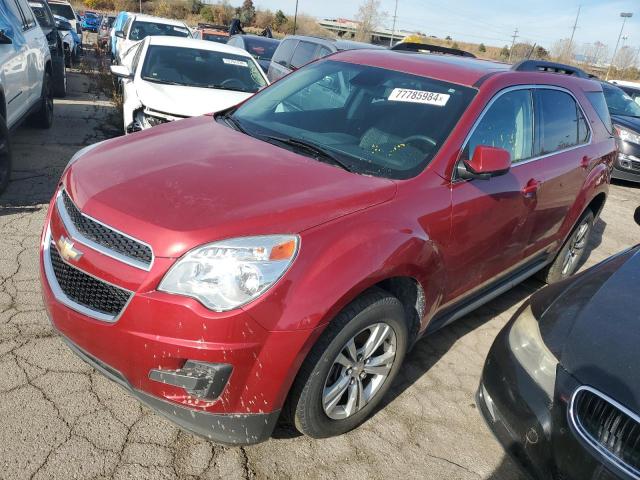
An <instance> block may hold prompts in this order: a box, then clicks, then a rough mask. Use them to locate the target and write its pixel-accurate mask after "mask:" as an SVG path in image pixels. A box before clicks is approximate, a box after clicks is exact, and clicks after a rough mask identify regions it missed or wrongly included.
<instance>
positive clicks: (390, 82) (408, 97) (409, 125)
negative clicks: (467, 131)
mask: <svg viewBox="0 0 640 480" xmlns="http://www.w3.org/2000/svg"><path fill="white" fill-rule="evenodd" d="M475 92H476V91H475V90H474V89H472V88H468V87H463V86H460V85H455V84H452V83H447V82H442V81H439V80H434V79H431V78H427V77H422V76H417V75H410V74H407V73H402V72H397V71H393V70H387V69H383V68H378V67H371V66H366V65H355V64H351V63H344V62H338V61H335V60H324V61H320V62H316V63H312V64H310V65H308V66H306V67H304V68H302V69H300V70H298V71H296V72H295V73H293V74H291V75H289V76H287V77H285V78H283V79H282V80H280V81H278V82H277V83H275V84H274V85H272V86H271V87H269V88H267V89H265V90H264V91H262V92H260V93H259V94H257V95H256V96H254V97H252V98H251V99H249V100H248V101H247V102H245V103H244V104H243V105H241V106H240V107H239V108H238V110H237V111H236V112H235V113H233V119H234V120H235V123H236V124H237V125H238V126H239V127H240V128H242V129H243V130H244V131H246V132H247V133H248V134H250V135H253V136H256V137H258V138H262V139H264V140H265V141H271V140H273V138H269V137H276V138H277V139H287V140H291V139H293V140H298V141H302V142H305V143H306V144H312V145H314V146H316V147H320V148H321V149H322V150H324V151H325V152H329V153H330V154H331V155H332V156H334V157H335V158H338V159H339V160H340V162H341V163H343V164H345V165H346V166H348V169H349V170H351V171H353V172H356V173H362V174H367V175H375V176H382V177H387V178H396V179H404V178H410V177H413V176H415V175H417V174H418V173H419V172H421V171H422V170H423V169H424V167H425V166H426V165H427V163H428V162H429V161H431V159H432V158H433V157H434V155H435V154H436V153H437V151H438V150H439V149H440V147H441V146H442V144H443V142H444V141H445V140H446V138H447V136H448V135H449V133H450V132H451V131H452V130H453V127H454V126H455V124H456V122H457V121H458V118H460V115H461V114H462V112H464V110H465V108H466V107H467V106H468V105H469V102H470V101H471V99H472V98H473V96H474V95H475ZM291 143H292V142H289V144H291ZM275 144H277V145H280V146H283V142H276V143H275ZM289 146H291V145H289ZM283 148H287V147H286V146H284V147H283ZM291 149H295V147H291ZM307 151H308V149H307ZM301 153H304V152H301ZM311 156H313V155H311Z"/></svg>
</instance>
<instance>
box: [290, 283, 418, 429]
mask: <svg viewBox="0 0 640 480" xmlns="http://www.w3.org/2000/svg"><path fill="white" fill-rule="evenodd" d="M408 336H409V335H408V330H407V323H406V320H405V312H404V308H403V307H402V304H401V303H400V301H399V300H398V299H397V298H396V297H394V296H392V295H390V294H389V293H387V292H385V291H383V290H379V289H371V290H368V291H367V292H365V293H364V294H363V295H362V296H360V297H359V298H357V299H356V300H354V301H353V302H352V303H351V304H349V305H348V306H347V307H346V308H345V309H344V310H343V311H342V312H340V313H339V314H338V316H337V317H336V318H335V319H334V320H333V321H332V322H331V323H330V324H329V326H328V327H327V328H326V330H325V331H324V332H323V334H322V335H321V336H320V338H319V339H318V341H317V342H316V344H315V345H314V346H313V348H312V349H311V351H310V352H309V354H308V355H307V358H306V359H305V361H304V362H303V364H302V367H301V368H300V372H299V373H298V375H297V377H296V379H295V381H294V383H293V386H292V388H291V392H290V394H289V398H288V400H287V405H286V406H285V411H287V413H288V416H289V418H290V420H292V421H293V423H294V425H295V427H296V429H297V430H299V431H300V432H301V433H304V434H305V435H308V436H310V437H313V438H326V437H332V436H335V435H341V434H343V433H345V432H348V431H350V430H352V429H354V428H356V427H357V426H358V425H360V424H361V423H362V422H364V421H365V420H366V419H367V417H368V416H369V415H370V414H371V413H372V412H373V411H374V409H375V408H376V406H377V405H378V404H379V403H380V401H381V400H382V398H383V397H384V395H385V393H386V392H387V391H388V390H389V388H390V387H391V385H392V383H393V379H394V378H395V376H396V375H397V373H398V370H399V368H400V366H401V364H402V361H403V360H404V356H405V354H406V351H407V345H408ZM367 340H369V342H367ZM376 340H380V341H382V343H379V344H378V346H375V347H374V348H373V350H371V351H369V352H367V350H368V348H367V344H368V343H369V345H376V344H377V343H378V342H376ZM349 346H352V348H351V349H350V348H349ZM349 352H353V353H351V354H350V353H349ZM354 355H355V356H356V357H360V358H359V359H358V360H356V361H354V360H353V357H354ZM391 355H393V356H392V357H391ZM390 357H391V358H390ZM367 359H368V361H367ZM370 361H375V362H376V365H375V366H373V367H372V366H371V365H370V363H369V362H370ZM380 362H384V363H380ZM347 365H351V367H348V366H347ZM367 365H369V366H367ZM368 369H372V370H373V369H375V370H376V372H378V373H372V370H368ZM385 375H386V376H385ZM345 385H346V386H345ZM336 392H338V393H337V394H336ZM367 392H368V393H367ZM368 395H371V396H370V397H369V398H367V396H368ZM361 401H362V403H360V402H361Z"/></svg>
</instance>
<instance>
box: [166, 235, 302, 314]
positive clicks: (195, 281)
mask: <svg viewBox="0 0 640 480" xmlns="http://www.w3.org/2000/svg"><path fill="white" fill-rule="evenodd" d="M299 243H300V240H299V238H298V237H297V236H295V235H265V236H259V237H242V238H234V239H231V240H223V241H220V242H215V243H210V244H208V245H204V246H202V247H198V248H196V249H194V250H192V251H190V252H189V253H187V254H186V255H185V256H184V257H182V258H181V259H180V260H178V261H177V262H176V264H175V265H174V266H173V267H171V269H170V270H169V271H168V272H167V274H166V275H165V277H164V278H163V279H162V282H160V286H159V287H158V290H161V291H163V292H168V293H175V294H178V295H185V296H188V297H193V298H195V299H197V300H199V301H200V302H201V303H202V304H203V305H204V306H205V307H207V308H209V309H211V310H215V311H216V312H223V311H226V310H231V309H234V308H237V307H240V306H242V305H244V304H246V303H248V302H250V301H252V300H254V299H256V298H258V297H259V296H260V295H262V294H263V293H264V292H265V291H267V289H268V288H269V287H271V286H272V285H273V284H274V283H275V282H276V281H278V279H279V278H280V277H282V275H284V273H285V272H286V271H287V269H288V268H289V266H290V265H291V263H292V262H293V260H294V259H295V257H296V254H297V252H298V247H299Z"/></svg>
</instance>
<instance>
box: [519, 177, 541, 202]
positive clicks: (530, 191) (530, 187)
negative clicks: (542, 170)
mask: <svg viewBox="0 0 640 480" xmlns="http://www.w3.org/2000/svg"><path fill="white" fill-rule="evenodd" d="M541 185H542V182H540V181H538V180H536V179H535V178H532V179H530V180H529V181H528V182H527V184H526V185H525V186H524V188H523V189H522V194H523V195H524V196H525V197H527V198H530V197H533V196H534V195H535V194H536V193H537V192H538V189H539V188H540V186H541Z"/></svg>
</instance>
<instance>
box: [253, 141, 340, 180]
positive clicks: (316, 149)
mask: <svg viewBox="0 0 640 480" xmlns="http://www.w3.org/2000/svg"><path fill="white" fill-rule="evenodd" d="M264 138H265V139H266V140H272V141H275V142H279V143H284V144H285V145H289V146H291V147H294V148H297V149H300V150H305V151H307V152H308V153H311V154H312V157H313V158H315V159H316V160H320V158H323V159H325V160H329V163H332V164H334V165H337V166H338V167H340V168H342V169H344V170H346V171H347V172H352V171H353V169H352V168H351V166H349V165H348V164H346V163H345V162H343V161H342V160H340V159H339V158H338V157H337V156H336V155H334V154H333V153H331V152H329V151H328V150H327V149H325V148H323V147H321V146H320V145H316V144H315V143H311V142H307V141H305V140H300V139H298V138H282V137H271V136H265V137H264Z"/></svg>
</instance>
